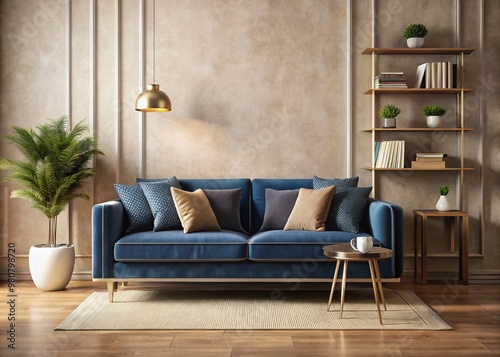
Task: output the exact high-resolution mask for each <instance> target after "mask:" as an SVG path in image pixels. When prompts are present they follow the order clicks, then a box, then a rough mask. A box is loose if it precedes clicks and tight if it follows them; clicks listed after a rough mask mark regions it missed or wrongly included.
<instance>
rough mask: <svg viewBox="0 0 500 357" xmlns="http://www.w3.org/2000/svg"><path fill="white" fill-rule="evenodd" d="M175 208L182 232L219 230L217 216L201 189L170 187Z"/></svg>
mask: <svg viewBox="0 0 500 357" xmlns="http://www.w3.org/2000/svg"><path fill="white" fill-rule="evenodd" d="M170 191H171V192H172V197H173V198H174V203H175V208H176V210H177V214H178V215H179V219H180V221H181V223H182V227H183V228H184V233H191V232H200V231H220V227H219V223H217V218H216V217H215V214H214V212H213V210H212V207H211V206H210V202H209V201H208V198H207V196H206V195H205V193H204V192H203V190H202V189H197V190H196V191H194V192H189V191H183V190H181V189H179V188H176V187H171V188H170Z"/></svg>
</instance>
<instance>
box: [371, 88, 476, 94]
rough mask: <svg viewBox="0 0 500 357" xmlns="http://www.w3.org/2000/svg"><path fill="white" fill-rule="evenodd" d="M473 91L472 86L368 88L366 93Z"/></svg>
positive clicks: (454, 92) (447, 92)
mask: <svg viewBox="0 0 500 357" xmlns="http://www.w3.org/2000/svg"><path fill="white" fill-rule="evenodd" d="M462 90H463V91H464V93H469V92H472V89H470V88H377V89H368V90H367V91H366V92H365V94H372V93H377V94H460V93H461V92H462Z"/></svg>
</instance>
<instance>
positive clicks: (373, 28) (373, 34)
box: [372, 0, 375, 80]
mask: <svg viewBox="0 0 500 357" xmlns="http://www.w3.org/2000/svg"><path fill="white" fill-rule="evenodd" d="M372 47H373V48H374V47H375V0H372ZM372 80H373V78H372Z"/></svg>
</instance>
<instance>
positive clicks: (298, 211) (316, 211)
mask: <svg viewBox="0 0 500 357" xmlns="http://www.w3.org/2000/svg"><path fill="white" fill-rule="evenodd" d="M334 194H335V186H330V187H326V188H322V189H319V190H311V189H307V188H301V189H300V190H299V195H298V197H297V201H295V205H294V206H293V210H292V213H290V217H288V221H287V222H286V225H285V228H284V229H285V230H294V229H299V230H309V231H324V230H325V222H326V218H327V217H328V211H329V209H330V204H331V203H332V199H333V195H334Z"/></svg>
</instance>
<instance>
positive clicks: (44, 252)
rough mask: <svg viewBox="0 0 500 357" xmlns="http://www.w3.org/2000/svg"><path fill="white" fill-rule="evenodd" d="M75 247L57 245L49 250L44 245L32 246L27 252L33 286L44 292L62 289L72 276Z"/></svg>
mask: <svg viewBox="0 0 500 357" xmlns="http://www.w3.org/2000/svg"><path fill="white" fill-rule="evenodd" d="M74 266H75V247H74V246H73V245H69V246H68V245H66V244H63V245H59V246H57V247H53V248H49V247H47V246H46V245H45V244H38V245H34V246H32V247H31V248H30V252H29V267H30V273H31V278H32V279H33V282H34V283H35V285H36V286H37V287H38V288H39V289H41V290H46V291H52V290H62V289H64V288H65V287H66V286H67V285H68V283H69V281H70V279H71V275H72V274H73V268H74Z"/></svg>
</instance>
